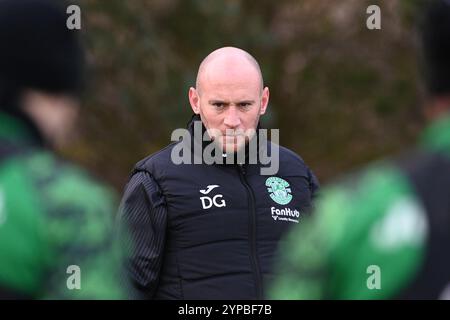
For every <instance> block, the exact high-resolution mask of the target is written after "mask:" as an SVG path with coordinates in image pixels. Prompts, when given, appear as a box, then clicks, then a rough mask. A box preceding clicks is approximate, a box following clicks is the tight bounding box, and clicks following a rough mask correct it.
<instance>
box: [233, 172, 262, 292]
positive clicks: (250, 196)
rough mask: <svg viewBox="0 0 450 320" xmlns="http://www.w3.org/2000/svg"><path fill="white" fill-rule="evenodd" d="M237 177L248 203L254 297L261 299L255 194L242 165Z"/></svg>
mask: <svg viewBox="0 0 450 320" xmlns="http://www.w3.org/2000/svg"><path fill="white" fill-rule="evenodd" d="M238 171H239V178H240V179H241V182H242V184H243V185H244V187H245V189H246V190H247V198H248V204H249V209H250V210H249V222H250V223H249V235H250V237H249V244H250V260H251V263H252V269H253V275H254V278H255V287H256V298H257V299H258V300H261V299H262V298H263V288H262V279H261V270H260V266H259V263H258V257H257V252H256V208H255V195H254V194H253V190H252V189H251V188H250V185H249V184H248V183H247V179H246V178H245V169H244V167H243V166H242V165H238Z"/></svg>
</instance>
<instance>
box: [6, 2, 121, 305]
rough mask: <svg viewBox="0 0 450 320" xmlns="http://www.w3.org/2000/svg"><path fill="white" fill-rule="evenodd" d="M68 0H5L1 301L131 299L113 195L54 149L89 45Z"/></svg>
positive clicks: (68, 124)
mask: <svg viewBox="0 0 450 320" xmlns="http://www.w3.org/2000/svg"><path fill="white" fill-rule="evenodd" d="M67 18H68V15H67V14H66V7H65V6H63V2H61V1H50V0H0V299H73V298H81V299H110V298H111V299H116V298H124V295H123V294H122V289H121V288H120V287H119V285H118V283H117V279H118V278H119V277H118V276H119V270H118V268H119V265H120V260H119V258H120V253H119V251H118V250H117V245H116V244H115V242H114V241H113V235H114V232H113V225H114V224H113V221H114V219H113V214H114V213H115V206H116V203H115V201H114V196H113V195H112V194H111V193H110V191H109V190H108V189H106V188H104V187H103V186H102V185H100V184H98V183H97V182H96V181H94V180H93V179H92V178H91V177H90V176H89V175H88V174H87V173H86V172H85V171H83V170H81V169H80V168H77V167H75V166H73V165H71V164H69V163H67V162H65V161H63V160H61V159H59V158H58V157H57V156H56V155H55V152H54V151H53V149H54V148H60V147H62V146H64V145H65V144H66V142H67V141H68V138H69V135H70V132H71V131H72V129H74V121H75V118H76V115H77V113H78V108H79V101H78V98H79V95H80V93H81V89H82V87H83V78H84V52H83V48H82V46H81V43H80V42H79V39H78V37H77V31H70V30H68V29H67V27H66V19H67Z"/></svg>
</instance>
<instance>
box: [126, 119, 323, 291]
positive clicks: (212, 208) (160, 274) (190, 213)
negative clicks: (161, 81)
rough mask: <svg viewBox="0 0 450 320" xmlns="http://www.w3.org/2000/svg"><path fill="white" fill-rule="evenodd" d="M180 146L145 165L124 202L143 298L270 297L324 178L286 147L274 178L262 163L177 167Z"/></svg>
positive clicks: (132, 266)
mask: <svg viewBox="0 0 450 320" xmlns="http://www.w3.org/2000/svg"><path fill="white" fill-rule="evenodd" d="M190 128H191V129H190V130H191V132H192V123H191V125H190ZM178 143H183V142H177V143H173V144H171V145H169V146H168V147H166V148H164V149H162V150H161V151H159V152H157V153H155V154H153V155H151V156H149V157H147V158H145V159H144V160H142V161H140V162H138V164H137V165H136V167H135V169H134V171H133V173H132V175H131V178H130V181H129V182H128V184H127V186H126V189H125V194H124V197H123V200H122V204H121V215H120V218H121V220H120V221H121V222H122V223H124V225H126V226H128V227H129V232H130V234H131V237H130V238H131V240H132V241H131V243H130V244H131V245H132V247H131V257H130V259H129V260H128V265H127V267H128V272H129V277H131V281H132V283H133V285H134V286H135V287H136V288H137V289H138V291H139V292H140V293H141V294H142V296H140V297H139V298H154V299H261V298H264V288H265V284H266V283H267V281H270V278H271V276H272V264H273V259H274V256H275V253H276V249H277V246H278V244H279V240H280V238H281V237H282V235H283V234H284V233H285V232H286V231H287V230H288V228H289V227H290V226H292V225H295V224H296V223H298V222H300V223H301V221H302V218H303V215H305V214H306V213H307V212H308V211H309V209H310V206H311V200H312V197H313V195H314V194H315V192H316V190H317V189H318V182H317V179H316V178H315V176H314V174H313V173H312V172H311V170H310V169H309V168H308V167H307V166H306V165H305V163H304V162H303V160H302V159H301V158H300V157H299V156H298V155H297V154H295V153H294V152H292V151H290V150H288V149H286V148H283V147H280V150H279V155H280V166H279V171H278V174H276V175H274V176H273V177H276V178H271V177H272V176H263V175H261V174H260V168H261V164H244V165H229V164H213V165H206V164H197V165H196V164H180V165H175V164H174V163H173V162H172V161H171V152H172V150H173V148H174V147H175V146H176V145H177V144H178ZM266 147H267V148H269V150H270V148H271V147H272V143H271V142H267V146H266ZM280 178H281V179H280ZM268 179H270V180H268ZM283 181H285V182H283ZM277 196H278V197H277ZM274 199H275V200H277V201H278V202H280V203H286V202H288V203H286V204H279V203H277V202H276V201H275V200H274Z"/></svg>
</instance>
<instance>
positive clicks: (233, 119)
mask: <svg viewBox="0 0 450 320" xmlns="http://www.w3.org/2000/svg"><path fill="white" fill-rule="evenodd" d="M224 124H225V125H226V126H227V127H228V128H237V127H239V125H240V124H241V119H240V118H239V112H238V111H237V110H236V108H235V107H234V106H231V107H230V108H228V110H227V114H226V115H225V119H224Z"/></svg>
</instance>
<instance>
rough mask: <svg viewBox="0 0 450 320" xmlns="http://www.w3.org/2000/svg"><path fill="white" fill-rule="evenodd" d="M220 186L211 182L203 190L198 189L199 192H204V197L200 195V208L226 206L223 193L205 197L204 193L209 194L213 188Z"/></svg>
mask: <svg viewBox="0 0 450 320" xmlns="http://www.w3.org/2000/svg"><path fill="white" fill-rule="evenodd" d="M219 187H220V186H219V185H217V184H212V185H209V186H207V187H206V189H204V190H199V191H200V193H201V194H204V195H205V196H204V197H200V201H201V203H202V208H203V209H204V210H206V209H210V208H211V207H212V206H215V207H218V208H220V207H226V203H225V200H224V199H223V195H221V194H216V195H215V196H211V197H207V196H206V195H207V194H209V193H210V192H211V191H212V190H213V189H215V188H219Z"/></svg>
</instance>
